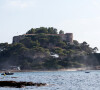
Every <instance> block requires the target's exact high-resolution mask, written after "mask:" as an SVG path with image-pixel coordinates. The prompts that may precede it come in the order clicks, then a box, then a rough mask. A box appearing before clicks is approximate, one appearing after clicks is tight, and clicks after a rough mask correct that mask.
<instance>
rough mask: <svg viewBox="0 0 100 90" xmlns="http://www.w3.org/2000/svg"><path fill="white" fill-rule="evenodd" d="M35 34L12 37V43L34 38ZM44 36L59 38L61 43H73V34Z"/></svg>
mask: <svg viewBox="0 0 100 90" xmlns="http://www.w3.org/2000/svg"><path fill="white" fill-rule="evenodd" d="M34 35H37V34H23V35H19V36H14V37H13V43H19V41H20V40H22V39H24V38H25V37H26V36H34ZM45 35H52V36H60V37H61V39H62V40H63V41H66V42H68V43H73V33H66V34H45Z"/></svg>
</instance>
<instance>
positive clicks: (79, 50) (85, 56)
mask: <svg viewBox="0 0 100 90" xmlns="http://www.w3.org/2000/svg"><path fill="white" fill-rule="evenodd" d="M61 35H63V36H61ZM68 35H69V34H64V31H62V30H60V31H59V33H58V31H57V29H55V28H53V27H49V28H46V27H40V28H32V29H30V30H29V31H27V32H26V34H24V35H21V37H20V36H17V39H16V40H17V41H15V42H13V43H12V44H8V43H0V69H4V68H7V67H9V66H20V67H21V69H27V70H28V69H29V70H47V69H63V68H73V67H75V68H78V67H87V66H88V67H91V66H97V65H99V57H100V56H99V54H96V51H97V50H98V48H97V47H94V48H91V47H90V46H89V44H88V43H87V42H85V41H84V42H83V43H79V42H78V41H77V40H73V36H71V37H70V35H72V34H70V35H69V36H68ZM22 36H24V37H22ZM19 38H21V39H19Z"/></svg>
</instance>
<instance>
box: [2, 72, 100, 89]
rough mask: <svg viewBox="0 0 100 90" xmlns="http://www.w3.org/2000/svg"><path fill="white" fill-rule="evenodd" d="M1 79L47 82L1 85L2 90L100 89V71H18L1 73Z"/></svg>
mask: <svg viewBox="0 0 100 90" xmlns="http://www.w3.org/2000/svg"><path fill="white" fill-rule="evenodd" d="M0 80H1V81H10V80H13V81H31V82H34V83H46V84H47V85H46V86H40V87H37V86H26V87H24V88H8V87H0V90H100V71H99V70H96V71H95V70H94V71H89V73H86V71H50V72H48V71H47V72H46V71H45V72H16V73H14V75H11V76H10V75H8V76H7V75H6V76H2V75H0Z"/></svg>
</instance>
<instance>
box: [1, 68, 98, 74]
mask: <svg viewBox="0 0 100 90" xmlns="http://www.w3.org/2000/svg"><path fill="white" fill-rule="evenodd" d="M85 70H99V69H86V68H68V69H51V70H47V69H45V70H7V71H10V72H53V71H54V72H55V71H85ZM4 72H5V71H0V73H4Z"/></svg>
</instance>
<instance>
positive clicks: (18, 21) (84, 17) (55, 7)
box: [0, 0, 100, 52]
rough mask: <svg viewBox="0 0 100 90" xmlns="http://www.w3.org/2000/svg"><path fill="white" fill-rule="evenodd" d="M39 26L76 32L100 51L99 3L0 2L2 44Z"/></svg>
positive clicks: (51, 0) (72, 0)
mask: <svg viewBox="0 0 100 90" xmlns="http://www.w3.org/2000/svg"><path fill="white" fill-rule="evenodd" d="M39 27H54V28H56V29H58V31H59V30H63V31H64V32H65V33H73V36H74V40H77V41H79V42H80V43H82V42H83V41H86V42H87V43H88V44H89V45H90V46H91V47H98V49H99V52H100V45H99V44H100V39H99V37H100V0H0V43H5V42H8V43H12V38H13V36H17V35H22V34H25V33H26V32H27V31H28V30H30V29H31V28H39Z"/></svg>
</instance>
